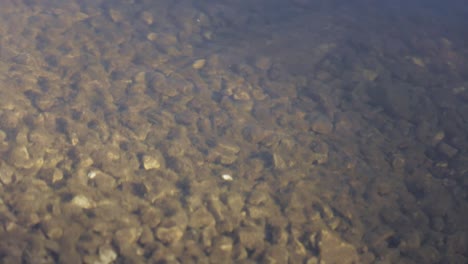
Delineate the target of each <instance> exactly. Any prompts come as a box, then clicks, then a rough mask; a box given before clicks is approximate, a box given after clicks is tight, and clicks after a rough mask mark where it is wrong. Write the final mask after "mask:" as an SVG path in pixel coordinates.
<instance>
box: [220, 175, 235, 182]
mask: <svg viewBox="0 0 468 264" xmlns="http://www.w3.org/2000/svg"><path fill="white" fill-rule="evenodd" d="M221 178H223V180H225V181H232V180H234V179H233V178H232V176H231V175H229V174H223V175H221Z"/></svg>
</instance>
